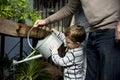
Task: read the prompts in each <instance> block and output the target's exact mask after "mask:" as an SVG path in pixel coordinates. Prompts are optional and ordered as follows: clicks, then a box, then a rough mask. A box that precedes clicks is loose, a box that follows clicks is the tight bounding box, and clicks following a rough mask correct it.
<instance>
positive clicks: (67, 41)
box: [66, 37, 79, 49]
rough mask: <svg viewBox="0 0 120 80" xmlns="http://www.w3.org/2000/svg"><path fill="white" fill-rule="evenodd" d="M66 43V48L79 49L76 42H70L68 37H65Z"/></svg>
mask: <svg viewBox="0 0 120 80" xmlns="http://www.w3.org/2000/svg"><path fill="white" fill-rule="evenodd" d="M66 43H67V47H69V48H71V49H73V48H77V47H79V44H78V43H77V42H73V41H71V40H70V39H69V38H68V37H66Z"/></svg>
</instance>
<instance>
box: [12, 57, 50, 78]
mask: <svg viewBox="0 0 120 80" xmlns="http://www.w3.org/2000/svg"><path fill="white" fill-rule="evenodd" d="M46 67H47V65H46V64H43V62H42V61H41V60H39V59H35V60H31V61H28V62H25V63H22V64H19V65H16V66H15V69H16V70H15V73H14V79H15V80H50V75H49V74H48V73H47V71H46V70H45V68H46Z"/></svg>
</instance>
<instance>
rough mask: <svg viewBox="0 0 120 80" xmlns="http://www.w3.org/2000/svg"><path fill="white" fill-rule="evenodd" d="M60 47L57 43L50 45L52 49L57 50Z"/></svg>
mask: <svg viewBox="0 0 120 80" xmlns="http://www.w3.org/2000/svg"><path fill="white" fill-rule="evenodd" d="M57 49H58V47H57V46H56V45H55V44H52V45H50V50H51V51H57Z"/></svg>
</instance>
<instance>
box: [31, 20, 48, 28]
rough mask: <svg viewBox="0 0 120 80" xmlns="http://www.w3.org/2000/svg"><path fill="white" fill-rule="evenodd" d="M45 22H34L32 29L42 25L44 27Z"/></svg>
mask: <svg viewBox="0 0 120 80" xmlns="http://www.w3.org/2000/svg"><path fill="white" fill-rule="evenodd" d="M46 24H47V23H46V21H45V19H43V20H36V22H35V23H34V25H33V27H38V26H43V25H46Z"/></svg>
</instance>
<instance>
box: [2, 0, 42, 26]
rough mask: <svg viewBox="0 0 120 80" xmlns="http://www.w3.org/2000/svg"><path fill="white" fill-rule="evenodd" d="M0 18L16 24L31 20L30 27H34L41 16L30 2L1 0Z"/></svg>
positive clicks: (24, 0)
mask: <svg viewBox="0 0 120 80" xmlns="http://www.w3.org/2000/svg"><path fill="white" fill-rule="evenodd" d="M0 17H3V18H7V19H11V20H14V21H16V22H21V21H26V20H29V21H30V24H29V25H33V23H34V21H35V20H36V19H37V18H40V15H39V12H38V11H36V10H35V9H33V7H32V5H31V3H30V1H29V0H0Z"/></svg>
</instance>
